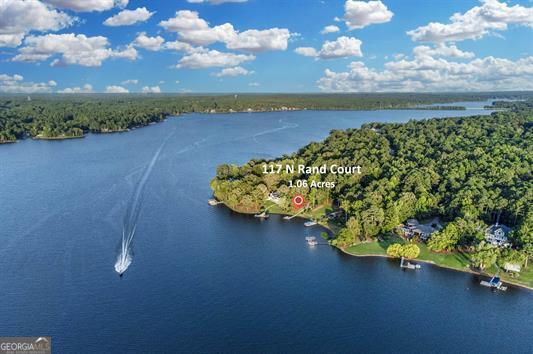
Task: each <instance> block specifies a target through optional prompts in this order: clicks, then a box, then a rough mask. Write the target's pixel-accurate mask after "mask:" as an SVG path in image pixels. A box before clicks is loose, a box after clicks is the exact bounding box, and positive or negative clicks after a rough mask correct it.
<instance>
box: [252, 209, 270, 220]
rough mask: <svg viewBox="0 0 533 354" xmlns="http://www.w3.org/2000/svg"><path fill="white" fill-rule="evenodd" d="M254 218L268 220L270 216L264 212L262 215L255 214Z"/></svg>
mask: <svg viewBox="0 0 533 354" xmlns="http://www.w3.org/2000/svg"><path fill="white" fill-rule="evenodd" d="M254 216H255V217H256V218H261V219H268V218H269V217H270V215H269V214H268V213H267V212H266V210H265V211H264V212H262V213H259V214H255V215H254Z"/></svg>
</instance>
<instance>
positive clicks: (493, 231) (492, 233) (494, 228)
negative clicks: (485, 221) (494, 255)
mask: <svg viewBox="0 0 533 354" xmlns="http://www.w3.org/2000/svg"><path fill="white" fill-rule="evenodd" d="M510 232H511V228H510V227H508V226H505V225H503V224H498V223H496V224H493V225H490V226H489V227H488V228H487V229H486V230H485V241H487V242H488V243H490V244H491V245H494V246H504V247H508V246H510V245H511V243H510V242H509V233H510Z"/></svg>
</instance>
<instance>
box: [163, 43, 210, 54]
mask: <svg viewBox="0 0 533 354" xmlns="http://www.w3.org/2000/svg"><path fill="white" fill-rule="evenodd" d="M164 48H165V49H170V50H176V51H178V52H194V51H203V50H206V49H204V48H202V47H196V48H195V47H193V46H192V45H190V44H189V43H185V42H181V41H173V42H166V43H165V44H164Z"/></svg>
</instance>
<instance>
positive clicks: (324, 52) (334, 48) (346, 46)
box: [294, 36, 363, 59]
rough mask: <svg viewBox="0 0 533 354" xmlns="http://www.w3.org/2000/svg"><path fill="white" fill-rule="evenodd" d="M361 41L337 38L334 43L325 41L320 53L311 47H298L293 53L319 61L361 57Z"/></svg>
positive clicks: (343, 37)
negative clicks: (319, 59)
mask: <svg viewBox="0 0 533 354" xmlns="http://www.w3.org/2000/svg"><path fill="white" fill-rule="evenodd" d="M361 43H362V42H361V41H360V40H359V39H357V38H354V37H345V36H342V37H339V38H337V39H336V40H334V41H325V42H324V44H323V45H322V48H321V49H320V51H317V50H316V49H314V48H312V47H299V48H296V49H295V50H294V51H295V52H296V53H297V54H300V55H303V56H307V57H315V58H321V59H333V58H344V57H350V56H355V57H361V56H363V52H362V51H361Z"/></svg>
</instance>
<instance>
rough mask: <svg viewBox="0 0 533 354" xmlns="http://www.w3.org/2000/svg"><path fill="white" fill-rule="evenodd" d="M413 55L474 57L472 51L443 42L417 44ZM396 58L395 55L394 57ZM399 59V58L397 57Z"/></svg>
mask: <svg viewBox="0 0 533 354" xmlns="http://www.w3.org/2000/svg"><path fill="white" fill-rule="evenodd" d="M413 54H414V55H415V57H421V56H430V57H453V58H465V59H470V58H473V57H475V54H474V53H472V52H465V51H462V50H461V49H459V48H457V47H456V46H455V45H450V46H447V45H446V44H444V43H439V44H437V45H436V46H435V47H434V48H430V47H428V46H425V45H419V46H417V47H414V48H413ZM395 59H396V57H395ZM398 59H401V58H398Z"/></svg>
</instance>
